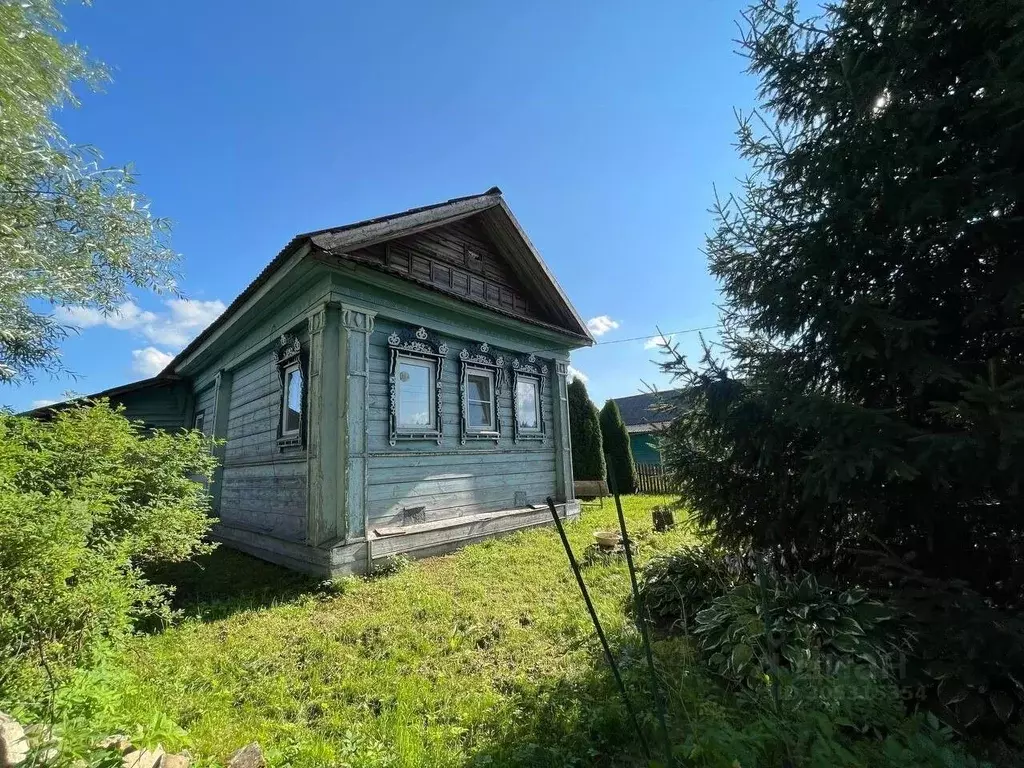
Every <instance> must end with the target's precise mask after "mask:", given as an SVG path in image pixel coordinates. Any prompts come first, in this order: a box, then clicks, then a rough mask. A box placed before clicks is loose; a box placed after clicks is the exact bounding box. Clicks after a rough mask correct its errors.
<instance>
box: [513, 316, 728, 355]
mask: <svg viewBox="0 0 1024 768" xmlns="http://www.w3.org/2000/svg"><path fill="white" fill-rule="evenodd" d="M722 327H723V326H722V324H721V323H719V324H718V325H702V326H700V327H699V328H683V329H682V330H681V331H666V332H665V333H662V334H661V338H664V339H667V340H668V341H669V342H671V341H672V337H673V336H678V335H680V334H683V333H697V332H699V331H713V330H715V329H716V328H722ZM657 336H658V334H657V333H656V334H655V335H654V336H651V335H649V334H648V335H645V336H633V337H631V338H628V339H612V340H610V341H598V342H595V344H594V346H595V347H604V346H607V345H608V344H625V343H626V342H627V341H647V339H653V338H656V337H657ZM563 349H564V348H556V347H552V348H551V349H535V350H533V352H532V353H531V354H534V355H542V354H544V353H545V352H561V351H563ZM582 349H588V347H583V348H582ZM579 351H582V350H579Z"/></svg>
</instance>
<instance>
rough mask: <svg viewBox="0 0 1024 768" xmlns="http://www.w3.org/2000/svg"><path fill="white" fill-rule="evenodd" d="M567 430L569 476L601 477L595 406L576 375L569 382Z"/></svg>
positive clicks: (602, 473)
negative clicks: (570, 458)
mask: <svg viewBox="0 0 1024 768" xmlns="http://www.w3.org/2000/svg"><path fill="white" fill-rule="evenodd" d="M569 434H570V438H571V440H572V476H573V477H574V478H575V479H576V480H602V479H603V478H604V476H605V465H604V448H603V447H602V441H601V425H600V424H599V423H598V420H597V406H595V405H594V404H593V403H592V402H591V401H590V396H589V395H588V394H587V386H586V384H584V383H583V382H582V381H581V380H580V379H573V380H572V381H571V382H569Z"/></svg>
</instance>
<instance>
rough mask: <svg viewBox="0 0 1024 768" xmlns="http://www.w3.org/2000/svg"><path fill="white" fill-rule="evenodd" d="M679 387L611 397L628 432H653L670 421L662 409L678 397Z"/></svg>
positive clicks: (669, 417)
mask: <svg viewBox="0 0 1024 768" xmlns="http://www.w3.org/2000/svg"><path fill="white" fill-rule="evenodd" d="M682 392H683V390H681V389H668V390H665V391H662V392H644V393H643V394H640V395H630V396H629V397H613V398H612V400H614V401H615V404H616V405H617V406H619V413H621V414H622V423H623V424H625V425H626V431H627V432H629V433H637V432H653V431H654V430H655V429H657V428H658V427H659V426H661V425H662V424H665V423H667V422H669V421H671V415H670V414H669V413H667V412H666V411H665V410H664V409H665V407H666V406H667V405H668V404H669V403H671V402H672V401H674V400H677V399H678V395H679V394H681V393H682Z"/></svg>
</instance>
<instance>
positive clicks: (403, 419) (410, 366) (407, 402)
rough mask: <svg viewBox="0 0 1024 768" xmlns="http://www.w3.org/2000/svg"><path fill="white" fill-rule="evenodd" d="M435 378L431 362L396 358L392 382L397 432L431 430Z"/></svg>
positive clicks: (433, 412)
mask: <svg viewBox="0 0 1024 768" xmlns="http://www.w3.org/2000/svg"><path fill="white" fill-rule="evenodd" d="M436 376H437V370H436V367H435V365H434V362H433V361H432V360H421V359H418V358H412V357H404V356H401V355H400V356H399V358H398V376H397V381H396V382H395V387H396V389H397V392H396V399H397V401H398V413H397V422H398V428H399V429H407V430H418V431H427V430H430V429H433V428H434V420H435V405H434V390H435V382H436Z"/></svg>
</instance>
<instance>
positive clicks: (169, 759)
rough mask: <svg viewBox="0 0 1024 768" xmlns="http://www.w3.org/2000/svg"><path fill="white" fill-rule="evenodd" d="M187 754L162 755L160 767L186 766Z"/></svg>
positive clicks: (187, 764)
mask: <svg viewBox="0 0 1024 768" xmlns="http://www.w3.org/2000/svg"><path fill="white" fill-rule="evenodd" d="M188 766H189V759H188V755H164V759H163V760H161V761H160V768H188Z"/></svg>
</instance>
